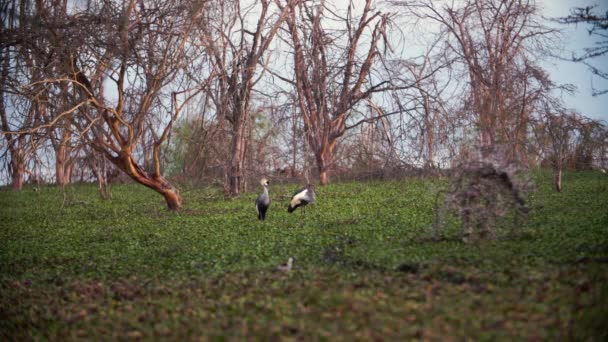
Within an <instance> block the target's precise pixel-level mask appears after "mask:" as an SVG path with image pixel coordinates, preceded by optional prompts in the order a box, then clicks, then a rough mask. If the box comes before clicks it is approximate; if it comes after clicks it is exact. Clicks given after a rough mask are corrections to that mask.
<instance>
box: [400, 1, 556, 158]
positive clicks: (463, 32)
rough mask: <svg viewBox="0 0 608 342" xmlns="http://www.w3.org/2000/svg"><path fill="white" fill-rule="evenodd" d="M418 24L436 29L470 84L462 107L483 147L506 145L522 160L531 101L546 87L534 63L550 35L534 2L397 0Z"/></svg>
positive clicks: (549, 29)
mask: <svg viewBox="0 0 608 342" xmlns="http://www.w3.org/2000/svg"><path fill="white" fill-rule="evenodd" d="M395 3H396V4H398V5H402V6H404V7H405V8H406V9H407V10H408V11H409V13H411V14H412V15H414V16H415V17H417V18H419V19H420V20H428V21H430V22H433V23H436V24H438V25H439V27H440V33H439V34H440V36H441V37H443V39H444V43H445V48H446V50H448V51H449V52H451V53H452V54H453V56H454V57H455V58H457V62H458V63H457V64H455V65H454V67H459V66H462V71H463V75H464V76H465V77H466V78H467V80H468V82H467V83H468V89H469V95H468V97H467V100H466V102H465V104H464V105H465V108H466V109H467V110H468V111H469V112H470V113H471V114H472V115H473V116H474V117H475V119H476V120H475V121H476V123H477V126H478V129H479V141H480V142H481V144H482V145H493V144H510V145H511V147H512V151H511V154H512V155H513V156H514V157H517V158H519V159H522V153H523V152H522V150H523V148H522V141H524V140H525V136H526V134H527V127H528V121H529V114H530V112H531V111H530V110H529V107H530V106H531V103H532V100H533V98H535V97H537V95H538V94H537V93H536V90H537V89H541V88H542V89H546V87H541V86H535V87H534V89H532V88H533V87H532V83H542V82H544V79H536V77H537V76H542V73H541V72H538V71H539V70H542V69H541V68H540V67H539V66H538V63H537V60H538V59H539V58H540V57H541V55H542V50H543V48H544V47H545V46H546V44H548V43H550V40H549V39H550V38H551V35H552V34H553V33H554V30H553V29H551V28H548V27H546V26H545V25H543V24H542V21H541V17H540V15H539V10H538V8H537V6H536V4H535V2H534V1H529V0H517V1H503V0H467V1H462V2H437V1H429V0H420V1H402V2H400V1H397V2H395Z"/></svg>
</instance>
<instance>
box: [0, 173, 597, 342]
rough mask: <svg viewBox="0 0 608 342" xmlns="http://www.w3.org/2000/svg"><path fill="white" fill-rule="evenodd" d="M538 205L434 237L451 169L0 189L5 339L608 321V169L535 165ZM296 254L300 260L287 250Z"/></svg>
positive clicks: (495, 327)
mask: <svg viewBox="0 0 608 342" xmlns="http://www.w3.org/2000/svg"><path fill="white" fill-rule="evenodd" d="M535 181H536V187H537V191H536V192H534V193H532V194H531V195H530V196H529V198H528V201H529V206H530V208H531V213H530V217H529V219H528V221H527V222H525V223H522V226H520V227H515V229H513V231H512V232H510V233H509V234H501V235H499V237H498V238H497V239H496V240H483V241H479V242H476V243H469V244H465V243H463V242H461V241H460V239H459V237H458V235H457V230H456V229H447V230H444V231H443V234H444V236H443V238H442V239H441V240H440V241H435V240H433V239H431V237H432V228H431V226H432V222H433V219H434V215H433V211H434V203H435V197H436V193H437V192H438V191H439V190H441V189H444V188H445V187H446V184H447V182H446V180H442V179H408V180H403V181H382V182H380V181H375V182H365V183H359V182H354V183H343V184H333V185H329V186H326V187H318V188H317V203H316V205H314V206H310V207H309V208H307V212H306V216H305V217H302V216H301V214H300V213H299V209H298V211H296V212H295V213H293V214H288V213H287V210H286V208H287V203H288V200H289V197H290V195H291V194H292V193H293V191H294V190H295V189H296V188H298V185H274V184H271V186H270V194H271V197H272V198H273V203H272V204H271V207H270V211H269V213H268V217H267V220H266V221H264V222H261V221H258V220H257V219H256V214H255V209H254V205H253V203H254V199H255V197H256V196H257V191H258V190H257V189H256V193H254V192H251V193H248V194H246V195H244V196H242V197H241V198H240V199H237V200H226V199H224V197H223V195H222V193H221V192H220V191H219V189H214V188H206V189H184V190H182V194H183V196H184V203H185V204H184V208H183V210H182V211H181V212H178V213H173V212H169V211H168V210H166V209H165V205H164V202H163V200H162V198H161V196H159V195H157V194H155V193H154V192H152V191H151V190H148V189H146V188H144V187H142V186H139V185H114V186H112V194H113V199H112V200H109V201H102V200H101V199H100V198H99V196H98V194H97V191H96V188H95V187H94V186H92V185H76V186H71V187H67V188H66V189H64V190H62V189H61V188H58V187H42V188H41V189H40V190H39V191H34V189H33V188H26V189H25V190H24V191H22V192H18V193H17V192H12V191H9V190H3V191H0V340H3V341H12V340H18V341H23V340H31V339H35V340H38V339H41V340H61V341H65V340H75V339H82V338H86V339H92V340H113V339H171V340H199V339H200V338H201V337H202V338H207V339H242V338H244V337H250V338H254V339H260V340H268V339H276V338H287V339H331V340H353V339H358V340H368V339H396V340H403V339H425V340H445V339H446V338H450V339H455V340H462V339H465V338H470V339H473V340H480V339H481V340H490V339H509V340H512V339H534V340H536V339H542V340H563V339H572V340H598V341H599V340H604V341H605V340H606V338H607V337H608V328H607V325H606V323H607V317H608V177H606V175H605V174H601V173H599V172H591V171H589V172H577V173H567V174H566V175H565V178H564V192H562V193H556V192H554V191H553V190H552V189H551V176H550V174H549V173H539V174H537V175H535ZM288 257H294V258H295V262H294V268H293V270H292V271H291V272H276V271H275V268H276V266H277V265H279V264H281V263H284V262H285V261H286V260H287V258H288Z"/></svg>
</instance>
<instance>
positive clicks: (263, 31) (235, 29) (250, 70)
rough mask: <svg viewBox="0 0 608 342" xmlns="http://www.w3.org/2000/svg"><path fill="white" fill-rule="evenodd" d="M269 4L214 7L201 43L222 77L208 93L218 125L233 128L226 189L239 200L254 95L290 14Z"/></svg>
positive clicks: (204, 23) (203, 23)
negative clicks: (223, 122) (222, 122)
mask: <svg viewBox="0 0 608 342" xmlns="http://www.w3.org/2000/svg"><path fill="white" fill-rule="evenodd" d="M291 2H292V3H297V2H298V1H291ZM271 4H272V3H271V1H268V0H261V1H259V2H258V1H255V2H253V3H252V4H251V7H248V8H242V7H241V6H242V3H241V1H217V2H212V3H210V4H209V11H208V12H207V15H206V17H205V20H202V21H201V25H200V26H201V31H202V35H201V41H202V44H203V45H204V46H205V48H206V49H207V52H208V53H209V55H210V57H211V61H212V64H213V66H212V68H213V70H214V71H215V72H216V74H217V75H218V77H217V80H216V82H215V85H214V88H213V90H212V91H211V90H210V92H209V94H210V95H211V98H212V100H213V101H214V103H215V107H216V110H217V115H218V117H219V120H220V121H224V120H225V121H227V122H228V123H229V124H230V125H231V129H230V133H231V142H230V146H231V148H230V156H229V160H227V165H226V182H227V184H225V189H226V192H227V193H228V194H229V195H230V196H238V195H239V194H240V191H241V188H242V185H243V180H244V179H243V178H244V175H243V172H244V166H243V163H244V161H245V153H246V149H247V144H246V142H247V136H248V135H247V129H248V125H249V123H250V120H251V118H250V117H251V115H250V114H251V113H250V105H251V101H252V99H251V97H252V91H253V89H254V87H255V85H256V83H257V82H258V81H259V80H260V76H261V74H262V73H263V71H264V65H266V64H267V63H269V58H270V51H269V46H270V44H271V42H272V41H273V39H274V37H275V35H276V34H277V32H278V30H279V28H280V26H281V24H282V23H283V21H284V20H285V18H286V16H287V9H281V10H279V11H272V7H271ZM212 6H214V8H212ZM256 14H257V16H256ZM255 17H257V18H256V20H255V25H254V26H253V27H252V28H250V27H249V26H250V25H249V22H250V21H251V20H252V18H255Z"/></svg>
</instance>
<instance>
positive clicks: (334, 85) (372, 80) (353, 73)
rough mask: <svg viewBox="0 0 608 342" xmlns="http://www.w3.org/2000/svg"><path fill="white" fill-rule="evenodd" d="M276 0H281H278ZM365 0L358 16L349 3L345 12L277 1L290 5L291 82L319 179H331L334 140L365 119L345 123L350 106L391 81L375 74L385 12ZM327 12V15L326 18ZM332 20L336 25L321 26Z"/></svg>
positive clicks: (387, 18)
mask: <svg viewBox="0 0 608 342" xmlns="http://www.w3.org/2000/svg"><path fill="white" fill-rule="evenodd" d="M277 3H280V1H278V0H277ZM373 3H374V2H373V1H372V0H368V1H365V4H364V5H363V8H362V10H361V14H360V15H359V16H358V17H356V14H355V13H354V12H355V8H354V6H353V3H349V5H348V8H347V12H346V16H345V17H342V16H340V15H339V14H337V13H335V12H333V11H332V10H331V9H330V8H329V7H328V3H327V2H326V1H313V2H302V3H300V4H294V3H287V4H281V5H280V6H281V7H282V8H286V9H288V10H289V16H288V19H287V26H288V30H289V35H290V43H291V45H292V48H293V56H294V61H293V67H294V74H295V75H294V78H295V79H293V80H292V79H289V78H283V80H284V81H287V82H290V83H292V84H293V85H294V87H295V89H296V92H297V94H298V109H299V110H300V112H301V115H302V117H303V119H304V120H303V121H304V131H305V135H306V138H307V140H308V144H309V146H310V148H311V150H312V152H313V153H314V155H315V159H316V164H317V169H318V172H319V181H320V184H322V185H323V184H327V183H328V182H329V174H328V172H329V169H330V168H331V166H332V160H333V157H334V151H335V148H336V143H337V142H338V139H339V138H340V137H341V136H342V135H344V133H345V132H346V130H348V129H350V128H354V127H357V126H358V125H360V124H362V123H364V122H366V120H362V121H359V122H357V123H349V119H351V114H352V113H353V112H352V109H353V108H354V107H355V106H356V105H357V104H359V103H360V102H361V101H363V100H365V99H369V98H370V96H371V95H372V94H373V93H376V92H381V91H385V90H387V89H389V87H390V84H389V83H390V82H388V81H387V80H381V79H378V78H377V77H376V76H377V75H374V66H375V64H376V62H377V61H378V60H379V57H380V56H381V55H382V53H383V50H382V42H384V48H385V49H386V48H387V41H386V31H387V26H388V24H389V22H390V16H389V14H387V13H382V12H380V11H376V10H375V9H374V7H373ZM330 17H331V19H330ZM329 20H331V21H332V22H333V25H338V24H337V23H339V25H340V28H339V29H329V28H327V27H324V25H328V23H327V21H329Z"/></svg>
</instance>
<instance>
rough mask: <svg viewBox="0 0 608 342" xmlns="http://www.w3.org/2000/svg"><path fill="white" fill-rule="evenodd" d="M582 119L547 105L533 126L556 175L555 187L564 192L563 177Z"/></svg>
mask: <svg viewBox="0 0 608 342" xmlns="http://www.w3.org/2000/svg"><path fill="white" fill-rule="evenodd" d="M580 124H581V122H580V117H578V115H576V113H573V112H571V111H568V110H566V109H564V108H561V107H556V106H553V105H551V104H550V103H547V104H546V106H545V110H544V112H543V113H542V115H541V117H540V120H539V121H538V122H536V124H535V125H534V126H533V128H534V133H535V134H536V140H537V141H538V142H539V143H541V145H542V147H541V148H544V149H545V150H546V151H545V153H546V155H547V156H548V158H549V160H550V162H551V166H552V169H553V174H554V186H555V190H556V191H558V192H561V191H562V175H563V171H564V168H565V166H566V163H567V160H568V158H569V157H570V156H571V155H572V152H573V151H574V146H575V140H576V139H575V136H576V134H577V130H578V129H579V127H580Z"/></svg>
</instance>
